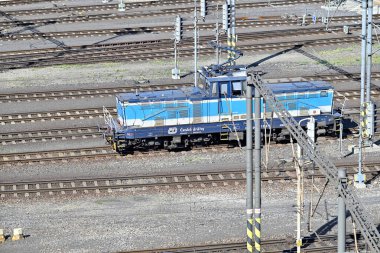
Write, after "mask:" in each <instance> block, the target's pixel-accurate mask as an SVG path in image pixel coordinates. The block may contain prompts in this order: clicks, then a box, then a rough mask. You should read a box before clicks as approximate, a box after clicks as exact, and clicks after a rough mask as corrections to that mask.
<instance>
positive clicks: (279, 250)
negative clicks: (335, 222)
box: [118, 233, 365, 253]
mask: <svg viewBox="0 0 380 253" xmlns="http://www.w3.org/2000/svg"><path fill="white" fill-rule="evenodd" d="M356 236H357V238H358V240H359V244H358V246H359V248H360V249H364V247H365V245H364V243H363V242H362V240H363V238H362V237H361V235H360V234H359V233H357V235H356ZM353 237H354V234H348V235H346V240H348V241H349V242H348V247H347V249H348V250H350V249H353V247H354V241H353V240H352V238H353ZM292 239H293V238H292ZM302 241H303V242H304V246H303V247H302V252H334V251H336V249H337V246H336V241H337V235H318V236H305V237H303V239H302ZM261 243H262V246H263V247H264V249H265V251H264V252H266V253H283V252H289V253H291V252H296V251H297V250H296V249H295V246H294V245H295V238H294V242H290V241H289V238H282V239H266V240H263V241H262V242H261ZM325 244H330V245H328V246H326V245H325ZM331 244H333V245H331ZM305 245H307V246H305ZM310 246H313V247H310ZM246 247H247V243H246V242H235V243H218V244H205V245H195V246H187V247H175V248H159V249H150V250H131V251H119V252H118V253H164V252H173V253H184V252H229V251H233V252H241V251H244V250H246Z"/></svg>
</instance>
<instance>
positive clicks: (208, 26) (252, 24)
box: [0, 15, 380, 43]
mask: <svg viewBox="0 0 380 253" xmlns="http://www.w3.org/2000/svg"><path fill="white" fill-rule="evenodd" d="M378 17H380V15H375V17H374V18H378ZM81 20H82V22H83V21H84V20H83V19H81ZM37 21H38V20H36V21H24V22H27V23H28V24H31V23H33V22H37ZM49 22H50V23H54V20H50V21H43V22H42V23H44V24H45V25H46V24H48V23H49ZM334 22H335V23H336V22H339V23H345V24H351V28H352V29H355V28H356V27H358V28H360V24H358V23H360V16H341V17H336V20H335V19H334ZM347 22H348V23H347ZM297 24H299V21H298V20H297V19H287V18H280V17H279V18H272V19H257V20H249V19H248V20H246V19H242V20H237V22H236V26H237V28H258V27H271V28H273V26H284V25H297ZM1 25H3V26H4V24H2V23H1V22H0V27H1ZM198 27H199V29H200V30H208V31H213V30H214V29H215V23H200V24H199V26H198ZM315 27H316V28H315ZM2 28H3V29H5V28H6V27H2ZM334 28H339V29H340V30H342V25H341V24H340V25H332V26H331V27H330V29H332V31H333V30H334ZM318 29H319V30H321V31H324V32H326V31H325V30H324V27H322V26H319V25H316V26H313V27H306V28H305V27H303V28H301V29H300V28H299V27H298V29H297V30H296V31H298V32H299V33H302V30H310V31H312V30H314V31H315V30H318ZM26 30H28V29H26ZM30 31H31V33H30V32H28V33H21V32H17V31H15V32H3V33H2V34H1V36H0V40H3V41H9V40H12V41H13V40H27V39H49V38H50V39H62V38H70V37H83V36H91V37H93V36H105V35H115V34H117V35H129V34H136V33H159V32H170V33H173V32H174V26H172V25H169V26H162V25H161V26H151V27H125V28H113V29H100V30H99V29H96V30H79V31H76V30H74V31H62V32H39V31H38V30H33V29H30ZM183 31H184V32H192V31H193V25H191V24H188V25H186V24H184V25H183ZM288 32H289V31H288ZM265 33H270V32H265ZM258 34H260V32H258ZM241 35H243V34H239V36H241ZM279 35H281V34H279ZM282 36H284V34H282ZM188 40H191V37H189V38H188ZM169 41H170V40H169ZM163 42H164V41H160V43H163Z"/></svg>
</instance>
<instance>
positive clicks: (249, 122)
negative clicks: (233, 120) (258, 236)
mask: <svg viewBox="0 0 380 253" xmlns="http://www.w3.org/2000/svg"><path fill="white" fill-rule="evenodd" d="M246 106H247V141H246V152H247V168H246V180H247V199H246V206H247V207H246V208H247V250H248V252H250V253H252V251H253V231H254V230H253V151H252V148H253V143H252V140H253V112H252V83H251V80H250V79H248V82H247V91H246Z"/></svg>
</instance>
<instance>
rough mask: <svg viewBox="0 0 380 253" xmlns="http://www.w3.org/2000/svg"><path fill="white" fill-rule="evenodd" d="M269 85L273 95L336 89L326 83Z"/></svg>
mask: <svg viewBox="0 0 380 253" xmlns="http://www.w3.org/2000/svg"><path fill="white" fill-rule="evenodd" d="M267 85H268V87H269V88H270V89H271V90H272V91H273V93H291V92H305V91H320V90H329V89H334V87H333V86H331V85H330V84H329V83H327V82H324V81H311V82H292V83H272V84H267Z"/></svg>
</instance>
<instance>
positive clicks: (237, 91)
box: [232, 81, 243, 96]
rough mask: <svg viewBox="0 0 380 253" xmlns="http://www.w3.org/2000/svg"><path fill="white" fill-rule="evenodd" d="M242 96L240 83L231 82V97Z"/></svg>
mask: <svg viewBox="0 0 380 253" xmlns="http://www.w3.org/2000/svg"><path fill="white" fill-rule="evenodd" d="M241 95H243V85H242V83H241V81H235V82H232V96H241Z"/></svg>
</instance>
